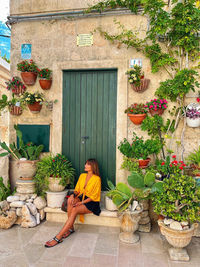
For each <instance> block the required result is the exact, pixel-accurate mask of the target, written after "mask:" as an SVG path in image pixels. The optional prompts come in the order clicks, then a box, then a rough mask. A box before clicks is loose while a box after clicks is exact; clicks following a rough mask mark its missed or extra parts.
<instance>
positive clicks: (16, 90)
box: [6, 76, 26, 95]
mask: <svg viewBox="0 0 200 267" xmlns="http://www.w3.org/2000/svg"><path fill="white" fill-rule="evenodd" d="M6 85H7V87H6V88H7V90H9V91H12V93H13V94H15V95H19V94H23V93H24V92H25V91H26V86H25V85H24V84H23V83H22V82H21V79H20V78H19V77H17V76H14V77H13V78H12V79H11V80H9V81H8V82H6Z"/></svg>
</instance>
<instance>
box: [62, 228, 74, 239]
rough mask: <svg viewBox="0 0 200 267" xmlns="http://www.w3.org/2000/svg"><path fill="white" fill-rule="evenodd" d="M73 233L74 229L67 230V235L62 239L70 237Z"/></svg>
mask: <svg viewBox="0 0 200 267" xmlns="http://www.w3.org/2000/svg"><path fill="white" fill-rule="evenodd" d="M74 232H75V231H74V229H69V230H68V232H67V233H65V234H64V235H63V236H62V239H65V238H67V237H68V236H70V235H71V234H73V233H74Z"/></svg>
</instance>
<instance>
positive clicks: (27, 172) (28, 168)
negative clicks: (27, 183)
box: [17, 160, 39, 180]
mask: <svg viewBox="0 0 200 267" xmlns="http://www.w3.org/2000/svg"><path fill="white" fill-rule="evenodd" d="M38 161H39V160H18V161H17V167H18V173H19V176H20V177H22V178H26V179H25V180H32V179H31V178H33V177H34V176H35V174H36V170H37V166H36V164H37V162H38ZM27 178H29V179H27Z"/></svg>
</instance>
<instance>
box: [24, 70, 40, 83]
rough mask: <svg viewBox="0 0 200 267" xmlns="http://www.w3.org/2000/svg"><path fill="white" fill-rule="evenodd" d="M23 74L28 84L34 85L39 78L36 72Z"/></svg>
mask: <svg viewBox="0 0 200 267" xmlns="http://www.w3.org/2000/svg"><path fill="white" fill-rule="evenodd" d="M21 76H22V79H23V81H24V83H25V84H26V85H34V84H35V82H36V79H37V73H35V72H21Z"/></svg>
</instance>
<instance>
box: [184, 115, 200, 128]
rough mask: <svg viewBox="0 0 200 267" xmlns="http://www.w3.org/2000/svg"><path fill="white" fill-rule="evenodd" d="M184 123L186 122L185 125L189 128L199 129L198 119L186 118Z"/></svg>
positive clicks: (199, 119)
mask: <svg viewBox="0 0 200 267" xmlns="http://www.w3.org/2000/svg"><path fill="white" fill-rule="evenodd" d="M186 122H187V125H188V126H189V127H192V128H196V127H199V126H200V118H197V119H190V118H188V117H187V118H186Z"/></svg>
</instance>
